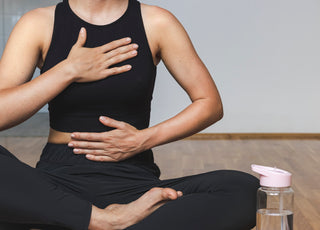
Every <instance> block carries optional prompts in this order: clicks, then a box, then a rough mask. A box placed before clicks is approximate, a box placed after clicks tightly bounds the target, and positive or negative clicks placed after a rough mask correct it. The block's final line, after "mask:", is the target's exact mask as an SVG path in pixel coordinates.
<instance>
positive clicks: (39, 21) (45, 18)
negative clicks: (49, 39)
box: [16, 6, 55, 29]
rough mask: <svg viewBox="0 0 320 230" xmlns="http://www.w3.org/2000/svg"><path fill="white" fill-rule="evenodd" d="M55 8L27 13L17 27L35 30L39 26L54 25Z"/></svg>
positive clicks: (45, 8)
mask: <svg viewBox="0 0 320 230" xmlns="http://www.w3.org/2000/svg"><path fill="white" fill-rule="evenodd" d="M54 11H55V6H50V7H44V8H37V9H34V10H31V11H29V12H27V13H25V14H24V15H23V16H22V17H21V18H20V19H19V21H18V23H17V25H16V26H22V25H23V26H24V27H28V28H29V27H30V28H29V29H33V28H36V27H39V26H43V25H48V24H51V23H53V20H54Z"/></svg>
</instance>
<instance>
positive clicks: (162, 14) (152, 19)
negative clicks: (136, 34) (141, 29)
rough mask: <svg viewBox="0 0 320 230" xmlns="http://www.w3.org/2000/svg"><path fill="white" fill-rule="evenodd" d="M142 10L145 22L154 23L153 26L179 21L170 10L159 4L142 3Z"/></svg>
mask: <svg viewBox="0 0 320 230" xmlns="http://www.w3.org/2000/svg"><path fill="white" fill-rule="evenodd" d="M141 12H142V15H143V17H144V18H145V23H148V24H152V25H153V26H157V27H163V26H167V25H170V24H174V23H179V21H178V20H177V18H176V17H175V16H174V15H173V14H172V13H171V12H170V11H168V10H166V9H164V8H161V7H159V6H154V5H148V4H141Z"/></svg>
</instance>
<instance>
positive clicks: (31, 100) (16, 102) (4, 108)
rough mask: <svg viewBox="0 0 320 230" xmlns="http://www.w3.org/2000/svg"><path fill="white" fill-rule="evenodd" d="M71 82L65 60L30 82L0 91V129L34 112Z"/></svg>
mask: <svg viewBox="0 0 320 230" xmlns="http://www.w3.org/2000/svg"><path fill="white" fill-rule="evenodd" d="M71 82H72V74H71V71H70V68H68V66H67V64H66V62H61V63H59V64H58V65H56V66H55V67H53V68H52V69H50V70H49V71H47V72H46V73H44V74H42V75H40V76H39V77H37V78H35V79H33V80H32V81H30V82H27V83H25V84H21V85H19V86H16V87H12V88H8V89H3V90H1V91H0V98H1V100H0V130H4V129H8V128H10V127H13V126H15V125H17V124H19V123H21V122H23V121H25V120H26V119H28V118H29V117H31V116H32V115H33V114H34V113H36V112H37V111H38V110H39V109H41V108H42V107H43V106H44V105H45V104H46V103H48V102H49V101H50V100H51V99H53V98H54V97H55V96H57V95H58V94H59V93H60V92H61V91H63V90H64V89H65V88H66V87H67V86H68V85H69V84H70V83H71Z"/></svg>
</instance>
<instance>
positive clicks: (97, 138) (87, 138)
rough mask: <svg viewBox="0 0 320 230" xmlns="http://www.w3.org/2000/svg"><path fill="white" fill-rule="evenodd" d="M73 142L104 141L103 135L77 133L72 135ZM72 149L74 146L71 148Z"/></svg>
mask: <svg viewBox="0 0 320 230" xmlns="http://www.w3.org/2000/svg"><path fill="white" fill-rule="evenodd" d="M71 139H72V140H83V141H96V142H102V141H103V133H79V132H75V133H72V134H71ZM70 147H72V146H70Z"/></svg>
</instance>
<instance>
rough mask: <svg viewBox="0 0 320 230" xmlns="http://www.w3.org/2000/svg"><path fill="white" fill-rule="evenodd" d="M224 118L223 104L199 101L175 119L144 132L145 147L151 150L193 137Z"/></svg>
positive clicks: (208, 100) (212, 100) (206, 100)
mask: <svg viewBox="0 0 320 230" xmlns="http://www.w3.org/2000/svg"><path fill="white" fill-rule="evenodd" d="M222 116H223V109H222V103H221V101H220V100H214V99H198V100H196V101H194V102H193V103H192V104H191V105H189V106H188V107H187V108H186V109H184V110H183V111H182V112H180V113H179V114H177V115H176V116H175V117H173V118H171V119H169V120H166V121H164V122H162V123H160V124H157V125H155V126H153V127H150V128H147V129H144V130H142V131H141V132H142V136H143V137H144V144H143V146H144V147H145V149H150V148H153V147H155V146H158V145H162V144H166V143H169V142H173V141H176V140H180V139H182V138H185V137H188V136H191V135H193V134H195V133H197V132H199V131H201V130H203V129H205V128H207V127H208V126H210V125H212V124H213V123H215V122H217V121H218V120H220V119H221V118H222Z"/></svg>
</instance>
